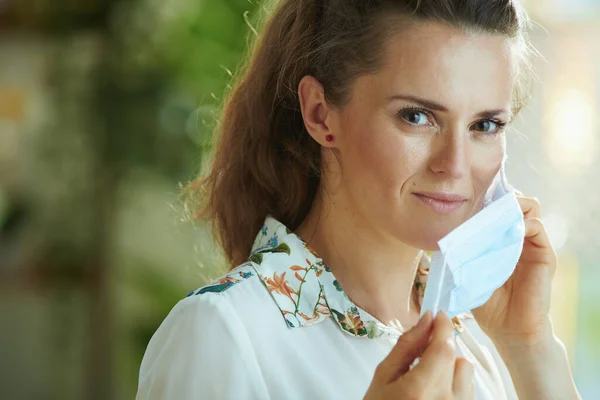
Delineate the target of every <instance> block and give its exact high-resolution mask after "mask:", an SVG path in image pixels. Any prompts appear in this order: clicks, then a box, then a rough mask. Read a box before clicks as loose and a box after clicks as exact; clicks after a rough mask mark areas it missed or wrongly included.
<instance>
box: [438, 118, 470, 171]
mask: <svg viewBox="0 0 600 400" xmlns="http://www.w3.org/2000/svg"><path fill="white" fill-rule="evenodd" d="M434 140H436V141H437V143H436V144H435V145H434V149H435V151H434V152H433V156H432V157H431V159H430V163H429V168H430V169H431V170H432V171H433V172H435V173H436V174H446V175H447V176H448V177H449V178H453V179H460V178H462V177H464V176H465V174H466V173H467V171H468V165H469V160H468V151H467V145H468V143H467V138H466V135H463V134H461V133H460V132H459V131H456V130H450V129H448V130H447V131H446V132H445V133H443V134H441V135H438V136H437V137H436V139H434Z"/></svg>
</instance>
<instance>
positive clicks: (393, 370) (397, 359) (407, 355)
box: [373, 311, 433, 385]
mask: <svg viewBox="0 0 600 400" xmlns="http://www.w3.org/2000/svg"><path fill="white" fill-rule="evenodd" d="M432 319H433V318H432V317H431V311H427V312H426V313H425V314H424V315H423V316H422V317H421V319H419V322H418V323H417V324H416V325H415V326H413V327H412V328H411V329H410V330H409V331H407V332H405V333H403V334H402V336H400V339H398V342H397V343H396V345H395V346H394V348H393V349H392V351H391V352H390V354H388V356H387V357H386V358H385V359H384V360H383V361H382V362H381V363H380V364H379V366H378V367H377V371H376V372H375V376H374V377H373V381H374V382H373V383H376V384H380V385H387V384H388V383H390V382H393V381H395V380H396V379H398V377H400V376H402V375H404V374H405V373H406V372H408V370H409V368H410V365H411V364H412V363H413V361H414V360H415V358H417V357H418V356H419V355H421V353H422V352H423V350H425V348H426V347H427V345H428V344H429V337H430V334H431V327H432V324H431V321H432Z"/></svg>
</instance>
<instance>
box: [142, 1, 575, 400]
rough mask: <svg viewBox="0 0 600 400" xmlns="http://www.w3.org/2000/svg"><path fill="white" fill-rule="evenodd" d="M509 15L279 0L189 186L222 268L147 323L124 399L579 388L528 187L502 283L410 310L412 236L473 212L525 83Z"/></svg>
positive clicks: (484, 9)
mask: <svg viewBox="0 0 600 400" xmlns="http://www.w3.org/2000/svg"><path fill="white" fill-rule="evenodd" d="M525 22H526V16H525V14H524V13H523V12H522V11H521V10H520V8H519V7H518V5H517V4H516V3H515V2H514V1H511V0H496V1H490V0H463V1H453V0H423V1H417V2H412V1H402V0H395V1H392V0H389V1H385V0H379V1H376V0H371V1H367V0H282V1H280V2H279V4H278V5H277V7H276V9H275V10H274V12H273V13H272V14H271V17H270V19H269V20H268V22H267V25H266V28H265V30H264V33H263V34H262V35H261V36H260V38H259V39H258V42H257V46H256V47H255V49H254V53H253V57H252V58H251V61H250V63H249V65H248V66H247V68H246V69H244V73H243V75H242V76H241V79H240V80H239V81H238V83H237V85H236V86H235V88H234V90H233V92H232V94H231V96H230V97H229V100H228V102H227V104H226V106H225V109H224V114H223V117H222V120H221V125H220V138H219V141H218V143H217V146H216V153H215V159H214V163H213V165H212V170H211V172H210V174H209V175H208V176H207V177H206V178H205V179H203V180H200V181H198V182H197V183H196V184H195V185H194V186H193V187H192V189H198V190H195V191H194V192H193V194H194V195H195V196H200V195H201V194H203V195H204V197H202V200H203V203H202V204H203V205H204V209H203V210H201V212H200V213H199V216H208V217H209V218H210V219H211V220H212V222H213V224H214V227H215V231H216V234H217V237H218V238H219V239H220V243H221V244H222V246H223V249H224V251H225V254H226V256H227V258H228V260H229V261H230V262H231V265H232V269H231V271H230V273H229V274H227V275H226V276H225V277H222V278H221V279H219V280H217V281H215V282H213V283H211V284H209V285H207V286H205V287H203V288H200V289H198V290H195V291H193V292H192V293H190V295H189V296H188V297H187V298H185V299H183V300H182V301H181V302H179V303H178V304H177V305H176V306H175V308H174V309H173V310H172V312H171V313H170V314H169V316H168V317H167V318H166V320H165V321H164V322H163V324H162V325H161V326H160V328H159V329H158V331H157V332H156V334H155V335H154V337H153V338H152V340H151V341H150V344H149V346H148V349H147V352H146V355H145V357H144V360H143V362H142V366H141V371H140V385H139V390H138V399H180V398H181V399H183V398H188V399H191V398H206V399H220V398H227V399H245V398H249V399H250V398H251V399H268V398H270V399H290V398H291V399H308V398H311V399H312V398H322V399H336V398H363V397H364V398H367V399H387V398H398V399H413V398H419V399H439V398H444V399H448V398H457V399H473V398H477V399H505V398H516V397H517V395H518V397H519V398H521V399H534V398H535V399H561V400H563V399H575V398H578V394H577V390H576V388H575V386H574V384H573V380H572V377H571V372H570V370H569V365H568V361H567V357H566V354H565V350H564V347H563V346H562V344H561V343H560V341H559V340H558V339H557V338H556V337H555V336H554V334H553V331H552V325H551V323H550V318H549V315H548V310H549V299H550V282H551V280H552V276H553V273H554V269H555V267H556V256H555V253H554V251H553V249H552V247H551V245H550V243H549V241H548V237H547V235H546V233H545V231H544V227H543V225H542V223H541V221H540V219H539V218H540V207H539V204H538V203H537V201H536V200H535V199H532V198H527V197H519V203H520V205H521V208H522V210H523V214H524V217H525V227H526V233H525V244H524V248H523V252H522V254H521V257H520V259H519V262H518V265H517V267H516V270H515V273H514V274H513V275H512V277H511V278H510V279H509V280H508V281H507V282H506V284H505V285H504V286H503V287H502V288H500V289H499V290H497V291H496V292H495V293H494V295H493V296H492V298H491V299H490V300H489V301H488V302H487V303H485V304H484V305H483V306H481V307H479V308H477V309H475V310H473V311H472V313H466V314H462V315H461V316H459V317H458V318H454V320H450V319H449V318H448V317H447V316H446V315H445V314H444V313H443V312H440V313H438V314H437V315H436V316H435V318H433V317H432V315H431V314H430V313H426V314H425V315H424V316H423V317H422V318H421V319H419V313H420V304H421V300H422V295H423V288H424V284H425V280H426V269H427V263H428V260H429V259H428V257H427V255H426V254H424V251H432V250H437V242H438V240H439V239H440V238H442V237H444V236H445V235H447V234H448V233H449V232H450V231H452V230H453V229H454V228H456V227H457V226H459V225H460V224H462V223H463V222H465V221H466V220H468V219H469V218H470V217H471V216H473V215H474V214H476V213H477V212H478V211H479V210H480V209H481V208H482V200H483V197H484V194H485V192H486V190H487V189H488V187H490V185H491V183H492V180H493V179H494V176H495V175H496V174H497V173H498V171H499V169H500V165H501V162H502V159H503V156H504V146H503V139H504V138H503V135H504V128H505V126H506V125H507V124H509V123H510V122H511V120H512V119H513V118H514V116H515V115H516V114H517V113H518V112H519V110H520V109H521V107H522V106H523V103H524V101H525V99H526V97H527V76H528V74H527V73H526V72H527V64H526V55H527V49H528V44H527V41H526V37H525V32H524V29H525ZM387 321H390V322H387ZM417 357H418V358H419V362H418V363H414V361H415V359H416V358H417ZM415 364H416V366H414V367H413V365H415Z"/></svg>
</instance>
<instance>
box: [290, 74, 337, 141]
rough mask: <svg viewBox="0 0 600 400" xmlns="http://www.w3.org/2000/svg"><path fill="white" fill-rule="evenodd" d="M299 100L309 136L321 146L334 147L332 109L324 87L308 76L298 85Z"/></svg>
mask: <svg viewBox="0 0 600 400" xmlns="http://www.w3.org/2000/svg"><path fill="white" fill-rule="evenodd" d="M298 100H299V103H300V110H301V112H302V118H303V120H304V126H305V127H306V131H307V132H308V134H309V135H310V136H311V137H312V138H313V139H314V140H315V141H316V142H317V143H319V144H320V145H321V146H324V147H333V140H328V138H332V137H333V132H332V131H331V128H330V126H329V125H330V121H331V118H330V117H331V107H330V106H329V104H328V103H327V100H326V99H325V91H324V89H323V85H321V83H320V82H319V81H318V80H316V79H315V78H314V77H312V76H310V75H307V76H305V77H303V78H302V79H301V80H300V83H299V84H298Z"/></svg>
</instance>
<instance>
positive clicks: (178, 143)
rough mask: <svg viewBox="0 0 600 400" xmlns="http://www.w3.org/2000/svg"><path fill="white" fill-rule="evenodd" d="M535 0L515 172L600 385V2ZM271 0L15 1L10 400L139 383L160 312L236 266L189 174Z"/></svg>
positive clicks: (2, 212)
mask: <svg viewBox="0 0 600 400" xmlns="http://www.w3.org/2000/svg"><path fill="white" fill-rule="evenodd" d="M524 4H525V6H526V8H527V9H528V10H529V12H530V14H531V16H532V17H533V18H534V20H535V21H537V22H538V24H537V25H536V27H535V30H534V32H533V33H532V40H533V42H534V45H535V46H536V48H537V49H538V50H539V52H540V53H541V55H542V56H540V57H537V58H536V59H535V67H536V71H537V74H538V81H537V84H536V89H535V94H534V97H533V99H532V101H531V103H530V105H529V107H528V108H527V109H525V110H524V111H523V112H522V115H521V116H520V118H519V119H518V120H517V122H516V124H515V127H514V129H513V130H512V131H510V132H509V139H508V146H509V150H508V151H509V155H510V157H509V162H508V176H509V179H510V180H512V182H513V184H515V186H517V187H518V188H519V189H521V190H522V191H523V192H524V193H525V194H526V195H530V196H535V197H538V198H539V199H540V201H541V204H542V210H543V213H544V221H545V223H546V226H547V229H548V231H549V234H550V236H551V239H552V241H553V243H554V245H555V247H556V248H557V251H558V254H559V257H560V265H559V270H558V272H557V276H556V282H555V288H554V298H553V304H552V307H553V308H552V313H553V318H554V323H555V326H556V330H557V332H558V334H559V336H560V337H561V338H562V339H563V340H564V342H565V344H566V346H567V349H568V351H569V356H570V359H571V362H572V365H573V369H574V373H575V376H576V381H577V384H578V386H579V388H580V390H581V393H582V395H583V397H584V398H585V399H588V398H589V399H592V398H600V379H598V378H600V270H599V269H598V268H597V267H598V260H599V259H600V240H599V239H598V236H596V235H597V233H598V231H599V228H600V211H599V210H600V190H599V186H600V167H599V163H598V156H599V154H598V150H599V146H600V145H599V141H600V120H599V118H598V114H599V113H598V109H599V102H600V51H599V50H600V28H599V25H600V2H598V1H592V0H587V1H584V0H569V1H566V0H564V1H560V0H536V1H533V0H530V1H526V2H525V3H524ZM261 7H263V5H262V4H260V3H259V2H258V0H252V1H251V0H129V1H124V0H123V1H116V0H0V398H1V399H132V398H134V396H135V391H136V387H137V373H138V369H139V364H140V361H141V358H142V355H143V352H144V350H145V347H146V345H147V343H148V340H149V339H150V337H151V335H152V334H153V332H154V331H155V330H156V328H157V327H158V325H159V324H160V322H161V321H162V320H163V319H164V317H165V316H166V314H167V313H168V311H169V310H170V309H171V308H172V307H173V305H174V304H175V303H176V302H177V301H178V300H179V299H181V298H182V297H184V296H185V295H186V294H187V293H188V292H189V291H190V290H192V289H194V288H197V287H199V286H202V285H203V284H204V283H205V282H206V281H207V280H209V279H211V278H214V277H216V276H218V275H219V274H220V273H221V272H222V271H224V268H225V265H224V263H223V260H222V257H221V254H220V252H219V250H218V249H217V248H216V247H215V245H214V243H213V242H212V240H211V237H210V234H209V232H208V231H207V229H206V227H204V226H192V225H191V224H190V223H187V222H186V221H184V218H183V217H184V214H183V211H182V208H183V207H182V203H181V198H180V197H179V196H178V193H179V187H180V186H179V185H180V184H181V183H184V182H187V181H189V180H190V179H191V178H193V177H194V176H195V175H196V174H197V172H198V170H199V168H200V165H201V164H202V162H204V161H205V160H206V157H207V154H208V152H209V151H210V147H211V134H212V127H213V125H214V122H215V118H216V116H217V113H218V106H219V104H220V103H221V101H222V97H223V92H224V90H225V89H226V87H227V85H228V84H229V83H230V74H231V73H232V72H234V71H235V70H236V69H237V66H238V65H239V62H240V60H241V57H242V55H243V54H244V52H245V50H246V48H247V45H248V43H249V39H250V38H251V37H252V36H253V32H252V30H253V29H252V28H251V27H252V26H253V25H254V24H255V22H256V18H257V16H258V14H259V11H260V8H261ZM482 90H485V88H482ZM207 329H210V326H207Z"/></svg>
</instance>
